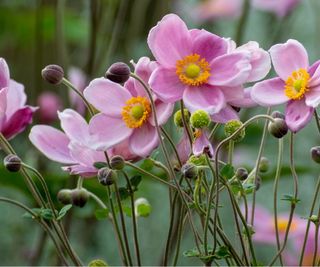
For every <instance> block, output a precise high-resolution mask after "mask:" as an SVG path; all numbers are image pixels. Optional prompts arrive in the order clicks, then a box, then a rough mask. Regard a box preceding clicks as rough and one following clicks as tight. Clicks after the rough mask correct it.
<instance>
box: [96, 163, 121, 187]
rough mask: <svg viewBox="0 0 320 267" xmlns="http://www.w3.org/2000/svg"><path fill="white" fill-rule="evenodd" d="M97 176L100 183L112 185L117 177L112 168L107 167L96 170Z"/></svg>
mask: <svg viewBox="0 0 320 267" xmlns="http://www.w3.org/2000/svg"><path fill="white" fill-rule="evenodd" d="M97 176H98V180H99V183H100V184H102V185H112V184H113V183H114V181H115V180H116V179H117V173H116V172H115V171H114V170H112V169H109V168H107V167H105V168H101V169H100V170H99V171H98V175H97Z"/></svg>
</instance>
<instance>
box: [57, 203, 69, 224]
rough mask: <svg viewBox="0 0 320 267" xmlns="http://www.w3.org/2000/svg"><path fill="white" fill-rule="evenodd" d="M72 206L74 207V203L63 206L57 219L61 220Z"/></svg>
mask: <svg viewBox="0 0 320 267" xmlns="http://www.w3.org/2000/svg"><path fill="white" fill-rule="evenodd" d="M71 208H72V204H68V205H66V206H64V207H62V209H61V210H60V211H59V214H58V217H57V220H61V219H62V218H63V217H64V216H65V215H66V214H67V212H68V211H69V210H70V209H71Z"/></svg>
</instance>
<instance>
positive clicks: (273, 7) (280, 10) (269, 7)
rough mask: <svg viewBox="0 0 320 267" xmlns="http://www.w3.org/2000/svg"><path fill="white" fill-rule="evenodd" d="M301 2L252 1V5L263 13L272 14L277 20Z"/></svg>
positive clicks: (283, 0)
mask: <svg viewBox="0 0 320 267" xmlns="http://www.w3.org/2000/svg"><path fill="white" fill-rule="evenodd" d="M300 2H301V0H281V1H279V0H253V1H252V5H253V6H254V7H255V8H257V9H261V10H264V11H268V12H272V13H274V14H276V15H277V16H278V17H279V18H282V17H284V16H287V15H288V14H289V13H290V12H291V11H293V9H295V8H296V7H297V5H298V4H299V3H300Z"/></svg>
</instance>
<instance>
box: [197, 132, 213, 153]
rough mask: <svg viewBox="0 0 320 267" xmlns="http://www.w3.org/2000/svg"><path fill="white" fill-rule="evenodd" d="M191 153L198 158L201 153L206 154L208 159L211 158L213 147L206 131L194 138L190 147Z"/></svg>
mask: <svg viewBox="0 0 320 267" xmlns="http://www.w3.org/2000/svg"><path fill="white" fill-rule="evenodd" d="M192 151H193V154H194V155H195V156H200V155H201V154H203V153H208V155H209V156H210V157H213V154H214V151H213V147H212V145H211V143H210V141H209V139H208V136H207V132H206V131H202V133H201V134H200V137H197V138H195V140H194V143H193V145H192Z"/></svg>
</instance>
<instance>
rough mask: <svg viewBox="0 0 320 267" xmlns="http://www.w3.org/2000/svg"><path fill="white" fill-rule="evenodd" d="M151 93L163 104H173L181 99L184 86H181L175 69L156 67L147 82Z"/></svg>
mask: <svg viewBox="0 0 320 267" xmlns="http://www.w3.org/2000/svg"><path fill="white" fill-rule="evenodd" d="M149 83H150V86H151V88H152V90H153V92H154V93H155V94H156V95H157V96H158V97H159V98H160V99H161V100H162V101H164V102H166V103H173V102H176V101H178V100H180V99H181V98H182V95H183V91H184V89H185V88H186V85H185V84H183V83H182V82H181V81H180V80H179V77H178V75H177V74H176V71H175V69H165V68H162V67H158V68H157V69H156V70H155V71H154V72H153V73H152V75H151V77H150V80H149Z"/></svg>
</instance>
